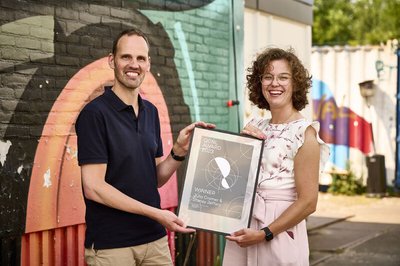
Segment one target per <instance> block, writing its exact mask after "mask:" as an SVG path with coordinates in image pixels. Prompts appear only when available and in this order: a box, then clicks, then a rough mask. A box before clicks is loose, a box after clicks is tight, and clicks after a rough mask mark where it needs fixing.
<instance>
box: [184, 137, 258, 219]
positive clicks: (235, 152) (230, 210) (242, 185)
mask: <svg viewBox="0 0 400 266" xmlns="http://www.w3.org/2000/svg"><path fill="white" fill-rule="evenodd" d="M253 148H254V147H253V145H246V144H242V143H238V142H232V141H227V140H223V139H216V138H211V137H205V136H203V137H202V138H201V143H200V149H199V150H198V152H199V154H198V160H197V165H196V169H195V178H194V180H193V186H192V190H191V194H190V201H189V206H188V207H189V209H190V210H193V211H199V212H206V213H211V214H215V215H220V216H226V217H230V218H235V219H241V217H242V212H243V203H244V199H245V194H246V189H247V186H248V184H247V183H248V179H249V177H248V174H249V169H250V165H251V159H252V155H253Z"/></svg>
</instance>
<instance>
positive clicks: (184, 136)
mask: <svg viewBox="0 0 400 266" xmlns="http://www.w3.org/2000/svg"><path fill="white" fill-rule="evenodd" d="M196 126H199V127H204V128H215V125H214V124H210V123H205V122H203V121H198V122H195V123H192V124H190V125H188V126H187V127H185V128H184V129H182V130H181V131H180V132H179V136H178V138H177V140H176V143H175V144H174V147H173V149H174V152H175V154H176V155H178V156H185V155H186V153H187V152H188V149H189V144H190V137H191V136H192V133H193V129H194V128H195V127H196Z"/></svg>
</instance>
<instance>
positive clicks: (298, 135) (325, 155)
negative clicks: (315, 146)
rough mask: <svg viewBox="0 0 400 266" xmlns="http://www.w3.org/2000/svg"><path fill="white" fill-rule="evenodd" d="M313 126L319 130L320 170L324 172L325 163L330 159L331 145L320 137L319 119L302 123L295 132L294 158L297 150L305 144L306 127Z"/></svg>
mask: <svg viewBox="0 0 400 266" xmlns="http://www.w3.org/2000/svg"><path fill="white" fill-rule="evenodd" d="M309 126H311V127H313V128H314V129H315V131H316V132H317V141H318V143H319V147H320V148H319V150H320V162H319V170H320V172H322V171H323V170H324V167H325V164H326V162H327V161H328V159H329V155H330V151H329V146H328V145H327V144H326V143H325V142H324V141H323V140H322V139H321V138H320V137H319V129H320V126H319V122H318V121H313V122H307V123H302V124H301V125H300V126H299V127H298V128H297V131H296V132H295V137H294V146H295V147H294V149H293V152H294V154H293V158H294V156H296V154H297V151H298V150H299V149H300V148H301V146H303V144H304V136H305V132H306V129H307V128H308V127H309Z"/></svg>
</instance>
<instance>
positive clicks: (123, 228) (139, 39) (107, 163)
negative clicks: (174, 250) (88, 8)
mask: <svg viewBox="0 0 400 266" xmlns="http://www.w3.org/2000/svg"><path fill="white" fill-rule="evenodd" d="M108 62H109V65H110V67H111V68H112V69H113V70H114V75H115V82H114V86H113V87H112V88H111V89H106V90H105V92H104V94H103V95H101V96H99V97H97V98H96V99H94V100H93V101H92V102H90V103H89V104H87V105H86V106H85V108H84V109H83V110H82V111H81V113H80V115H79V117H78V119H77V122H76V133H77V136H78V159H79V165H80V166H81V174H82V185H83V192H84V197H85V203H86V226H87V228H86V238H85V259H86V262H87V264H88V265H172V260H171V256H170V252H169V249H168V243H167V237H166V231H165V228H164V227H166V228H167V229H168V230H170V231H176V232H181V233H190V232H193V231H194V230H193V229H188V228H186V227H185V224H184V222H183V221H182V220H180V219H179V218H178V217H177V216H176V215H175V214H174V213H172V212H170V211H167V210H161V208H160V196H159V193H158V190H157V187H161V186H162V185H163V184H165V183H166V182H167V181H168V179H169V178H170V177H171V175H172V174H173V173H174V172H175V171H176V169H177V168H178V167H179V166H180V164H181V161H182V160H183V159H184V156H185V155H186V153H187V150H188V147H189V140H190V136H191V133H192V131H193V129H194V127H195V126H196V125H198V126H203V127H208V128H214V127H215V125H212V124H207V123H204V122H197V123H193V124H191V125H189V126H187V127H186V128H184V129H182V130H181V131H180V133H179V136H178V138H177V141H176V143H174V145H173V148H172V150H171V154H170V155H169V156H168V157H167V158H166V159H165V160H164V161H162V160H161V156H162V155H163V150H162V141H161V137H160V122H159V118H158V112H157V109H156V107H155V106H154V105H153V104H151V103H150V102H148V101H146V100H144V99H142V98H141V97H140V95H139V90H140V85H141V84H142V82H143V80H144V78H145V75H146V73H147V72H149V71H150V57H149V42H148V40H147V37H146V36H145V35H144V34H143V33H142V32H141V31H139V30H136V29H131V30H126V31H123V32H122V33H121V34H120V35H119V36H118V37H117V39H116V40H115V41H114V45H113V50H112V53H111V54H110V55H109V57H108Z"/></svg>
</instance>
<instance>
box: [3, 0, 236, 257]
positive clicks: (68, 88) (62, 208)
mask: <svg viewBox="0 0 400 266" xmlns="http://www.w3.org/2000/svg"><path fill="white" fill-rule="evenodd" d="M238 9H239V10H240V9H243V7H241V6H240V5H237V6H236V4H234V1H232V2H230V1H223V0H215V1H213V0H209V1H206V0H199V1H179V3H177V2H176V1H167V0H165V1H150V0H148V1H147V0H142V1H129V0H126V1H124V0H114V1H105V0H104V1H103V0H98V1H75V0H71V1H33V0H32V1H30V0H28V1H23V2H22V1H12V0H5V1H1V4H0V54H1V58H0V188H1V189H0V202H1V205H0V239H1V258H0V259H1V264H2V265H8V264H10V265H11V264H18V261H20V260H22V262H26V263H28V262H29V261H31V258H35V259H37V262H39V263H43V261H46V260H45V259H44V258H43V255H38V254H36V255H35V254H29V252H28V251H26V250H25V249H29V247H30V246H29V245H30V241H31V242H32V243H33V242H34V238H33V237H31V238H29V234H34V233H35V232H49V231H51V230H54V229H56V228H68V227H69V226H77V225H81V224H82V223H84V205H83V199H82V193H81V184H80V173H79V167H78V165H77V149H76V135H75V132H74V122H75V119H76V117H77V114H78V113H79V111H80V110H81V109H82V107H83V106H84V105H85V104H86V103H87V102H88V101H90V100H91V99H93V98H94V97H96V96H98V95H99V94H100V93H102V91H103V90H104V87H105V86H108V85H112V83H113V73H112V71H111V69H109V67H108V66H107V64H106V56H107V55H108V53H109V51H110V50H111V47H112V40H113V39H114V37H115V36H116V35H117V34H118V33H119V32H120V31H122V30H123V29H126V28H129V27H132V26H134V27H138V28H140V29H141V30H142V31H144V32H145V33H146V34H147V35H148V36H149V40H150V43H151V49H150V56H151V58H152V67H151V73H150V74H149V75H148V76H147V77H146V80H145V84H144V86H143V88H142V91H141V94H142V95H143V97H144V98H147V99H148V100H150V101H151V102H153V103H154V104H155V105H156V106H157V107H158V109H159V113H160V120H161V123H162V137H163V142H164V143H163V144H164V151H165V152H164V153H165V154H168V151H169V150H170V148H171V147H172V144H173V140H174V139H175V138H176V136H177V134H178V132H179V130H180V129H181V128H183V127H184V126H185V125H187V124H189V123H191V122H192V121H194V120H204V121H208V122H211V123H215V124H217V127H218V128H220V129H224V130H231V131H237V130H238V127H239V123H240V119H239V118H238V115H237V114H238V111H237V107H233V108H227V106H226V102H227V101H228V100H229V99H231V98H232V97H233V99H235V97H236V95H237V94H236V87H237V85H236V84H237V83H238V82H237V80H236V78H235V77H237V73H242V72H243V71H242V69H241V68H239V67H237V66H241V65H243V62H241V61H240V58H237V57H236V56H235V53H236V49H235V47H236V48H240V47H242V45H243V44H242V43H240V41H239V42H238V40H242V38H241V37H240V34H242V33H240V31H239V32H238V31H237V30H233V25H235V14H237V13H238V11H237V10H238ZM240 13H241V14H243V11H241V12H239V14H240ZM237 20H238V21H239V22H240V21H242V19H241V18H239V19H237ZM239 28H240V27H239ZM242 28H243V27H242ZM238 35H239V37H238ZM233 42H235V43H236V46H235V45H233ZM227 117H230V118H231V119H226V118H227ZM178 176H179V175H178ZM179 178H180V177H179ZM179 178H177V176H174V177H173V178H172V179H171V180H170V182H169V183H168V184H167V185H166V186H164V187H163V188H161V189H160V193H161V195H162V207H163V208H169V209H172V210H173V209H174V208H175V207H176V206H177V197H178V184H180V182H181V181H180V180H179ZM77 230H78V231H77V232H78V233H76V234H77V235H78V236H81V235H82V233H83V231H82V227H79V228H78V229H77ZM51 232H53V231H51ZM56 232H57V231H56ZM63 234H64V233H63ZM66 234H67V235H68V233H66ZM31 236H33V235H31ZM48 236H50V238H49V239H51V236H54V232H53V233H51V234H50V235H48ZM39 238H40V239H39V240H37V241H39V242H40V243H42V244H43V243H45V242H43V241H44V239H45V237H43V234H41V235H40V237H39ZM74 241H76V239H75V240H74ZM79 241H80V240H79V239H78V241H77V244H76V245H80V243H81V242H79ZM39 242H37V243H39ZM50 242H51V241H50ZM40 243H39V244H40ZM39 244H38V245H39ZM170 246H172V247H173V246H174V236H173V235H172V236H170ZM21 247H22V258H21V256H20V254H19V251H20V249H21ZM59 248H60V250H61V249H62V247H59ZM24 250H25V251H24ZM76 250H78V251H79V250H81V249H80V248H79V246H78V247H76ZM172 250H173V251H174V249H172ZM32 251H33V250H31V253H32ZM52 252H53V253H52ZM52 252H50V253H49V254H50V255H49V256H48V257H47V260H50V262H51V263H50V264H54V263H55V262H54V258H53V257H55V256H54V255H55V254H57V252H56V253H54V251H52ZM60 252H61V251H60ZM79 252H81V251H79ZM79 252H78V253H79ZM61 253H62V252H61ZM27 254H29V256H31V257H28V258H27V257H26V256H28V255H27ZM51 254H53V255H51ZM62 254H64V256H65V258H67V257H68V256H67V255H68V254H67V253H65V252H64V253H62ZM32 256H33V257H32ZM62 259H63V258H59V260H60V261H62ZM75 262H76V264H79V263H82V261H81V258H80V257H79V256H78V257H77V259H76V261H75ZM31 263H32V262H31ZM73 264H74V263H73Z"/></svg>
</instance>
